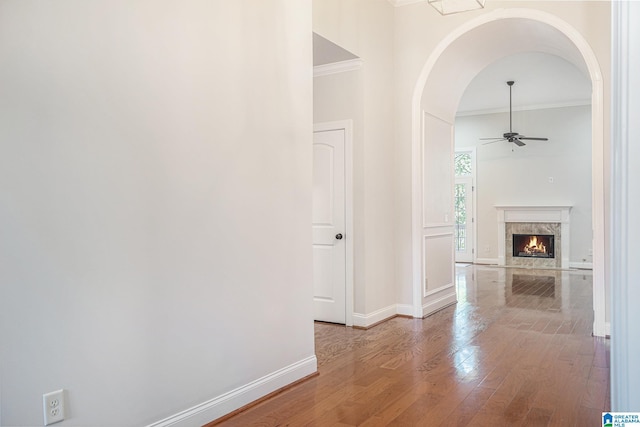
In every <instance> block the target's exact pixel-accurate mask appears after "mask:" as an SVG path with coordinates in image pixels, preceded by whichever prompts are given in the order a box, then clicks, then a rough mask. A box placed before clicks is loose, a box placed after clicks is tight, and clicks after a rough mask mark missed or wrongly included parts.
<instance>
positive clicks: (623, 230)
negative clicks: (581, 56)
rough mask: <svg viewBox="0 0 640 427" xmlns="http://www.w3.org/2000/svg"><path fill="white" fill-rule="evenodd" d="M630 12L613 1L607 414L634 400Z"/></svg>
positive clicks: (625, 407) (627, 407)
mask: <svg viewBox="0 0 640 427" xmlns="http://www.w3.org/2000/svg"><path fill="white" fill-rule="evenodd" d="M630 8H631V7H630V6H629V3H627V2H612V5H611V68H612V70H611V81H612V84H611V188H612V192H611V203H610V212H611V230H610V232H611V236H612V237H611V255H610V259H611V267H610V269H609V270H610V274H609V276H610V280H611V305H610V307H611V325H610V329H613V335H612V336H611V410H613V411H620V412H621V411H625V410H632V409H631V406H633V405H632V402H633V401H637V398H636V399H633V396H632V393H631V391H632V390H634V389H635V390H637V387H634V386H633V384H634V382H635V381H636V380H637V378H633V377H632V376H630V375H629V373H630V372H632V369H630V367H631V366H632V365H634V364H635V363H636V360H635V357H636V355H635V354H633V355H631V354H629V351H630V349H629V348H630V345H633V343H632V342H630V341H632V340H633V339H634V338H635V337H637V335H638V334H637V332H635V330H637V323H636V324H633V323H631V322H629V320H631V319H633V318H634V317H635V318H637V316H633V314H632V313H630V310H637V308H636V307H637V301H630V300H629V293H630V291H629V288H630V285H631V284H632V283H633V281H630V280H629V279H630V278H629V270H630V266H629V236H628V234H627V230H628V224H629V219H630V218H629V214H631V215H633V212H630V209H629V182H628V180H629V161H628V151H629V141H630V134H629V132H630V129H629V126H630V120H635V117H633V118H632V117H630V111H629V90H630V82H629V78H630V77H629V71H630V65H631V64H630V52H631V49H630V44H632V43H633V42H634V40H630V32H631V28H630V26H631V25H637V24H636V23H635V22H636V21H635V20H634V19H633V17H632V16H630ZM638 14H639V13H638V12H636V13H635V14H634V15H635V16H637V15H638ZM632 23H633V24H632ZM634 50H635V46H634ZM634 56H635V57H636V58H637V55H635V54H634ZM634 136H635V135H634ZM634 143H635V141H634ZM631 220H634V218H631ZM634 237H635V236H631V238H632V239H633V238H634ZM594 249H595V248H594ZM594 254H595V252H594ZM632 278H633V276H632ZM594 280H595V279H594ZM633 285H634V286H635V285H636V284H635V283H633ZM594 299H595V295H594ZM605 327H606V326H605ZM634 329H635V330H634ZM609 333H610V334H611V331H609ZM636 394H637V393H636Z"/></svg>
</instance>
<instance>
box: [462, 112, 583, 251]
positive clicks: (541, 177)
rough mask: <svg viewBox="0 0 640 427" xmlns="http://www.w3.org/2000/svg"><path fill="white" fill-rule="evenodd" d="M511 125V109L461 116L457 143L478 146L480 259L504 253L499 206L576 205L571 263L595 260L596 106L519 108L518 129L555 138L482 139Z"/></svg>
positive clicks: (469, 146) (497, 133)
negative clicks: (593, 113)
mask: <svg viewBox="0 0 640 427" xmlns="http://www.w3.org/2000/svg"><path fill="white" fill-rule="evenodd" d="M508 129H509V113H494V114H482V115H474V116H461V117H458V118H457V119H456V148H457V149H459V148H460V149H461V148H465V147H466V148H471V147H476V149H477V150H476V159H477V182H476V193H475V194H476V197H477V217H476V227H477V236H478V240H477V244H476V255H477V258H482V259H497V257H498V245H499V243H500V242H498V223H497V212H496V210H495V206H496V205H521V206H527V205H533V206H535V205H571V206H573V208H572V209H571V245H570V262H572V263H585V262H586V263H591V262H592V255H591V252H590V250H591V249H592V242H591V239H592V232H591V228H592V226H591V106H577V107H564V108H552V109H542V110H529V111H515V112H514V113H513V129H514V130H517V131H518V132H519V133H521V134H523V135H527V136H540V137H548V138H549V141H526V144H527V145H525V146H524V147H517V146H515V144H511V143H508V142H506V141H500V142H495V143H492V144H488V145H483V144H482V142H485V141H479V138H482V137H492V136H499V135H502V134H503V133H504V132H506V131H507V130H508ZM550 177H551V178H553V183H551V182H549V178H550Z"/></svg>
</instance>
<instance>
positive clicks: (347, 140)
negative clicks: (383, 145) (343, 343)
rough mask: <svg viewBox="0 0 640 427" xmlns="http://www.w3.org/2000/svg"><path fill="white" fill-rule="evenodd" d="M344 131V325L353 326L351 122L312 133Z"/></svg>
mask: <svg viewBox="0 0 640 427" xmlns="http://www.w3.org/2000/svg"><path fill="white" fill-rule="evenodd" d="M341 129H342V130H344V186H345V192H344V198H345V201H344V203H345V204H344V206H345V213H344V226H345V232H344V233H343V234H344V240H345V245H346V246H345V252H346V253H345V257H346V260H345V267H346V269H345V274H346V279H345V280H346V283H345V286H346V295H345V306H346V312H345V325H346V326H352V325H353V298H354V297H353V294H354V289H353V287H354V277H353V276H354V270H353V257H354V240H355V239H354V238H353V231H354V230H355V228H354V225H353V120H336V121H333V122H322V123H315V124H314V125H313V131H314V132H325V131H331V130H341Z"/></svg>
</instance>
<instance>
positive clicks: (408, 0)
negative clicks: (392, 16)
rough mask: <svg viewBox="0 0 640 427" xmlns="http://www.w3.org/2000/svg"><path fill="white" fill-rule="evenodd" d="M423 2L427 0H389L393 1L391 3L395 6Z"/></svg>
mask: <svg viewBox="0 0 640 427" xmlns="http://www.w3.org/2000/svg"><path fill="white" fill-rule="evenodd" d="M422 2H425V0H389V3H391V5H392V6H394V7H400V6H406V5H408V4H414V3H422Z"/></svg>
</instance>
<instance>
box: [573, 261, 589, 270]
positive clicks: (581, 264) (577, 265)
mask: <svg viewBox="0 0 640 427" xmlns="http://www.w3.org/2000/svg"><path fill="white" fill-rule="evenodd" d="M569 268H577V269H579V270H593V263H592V262H570V263H569Z"/></svg>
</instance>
